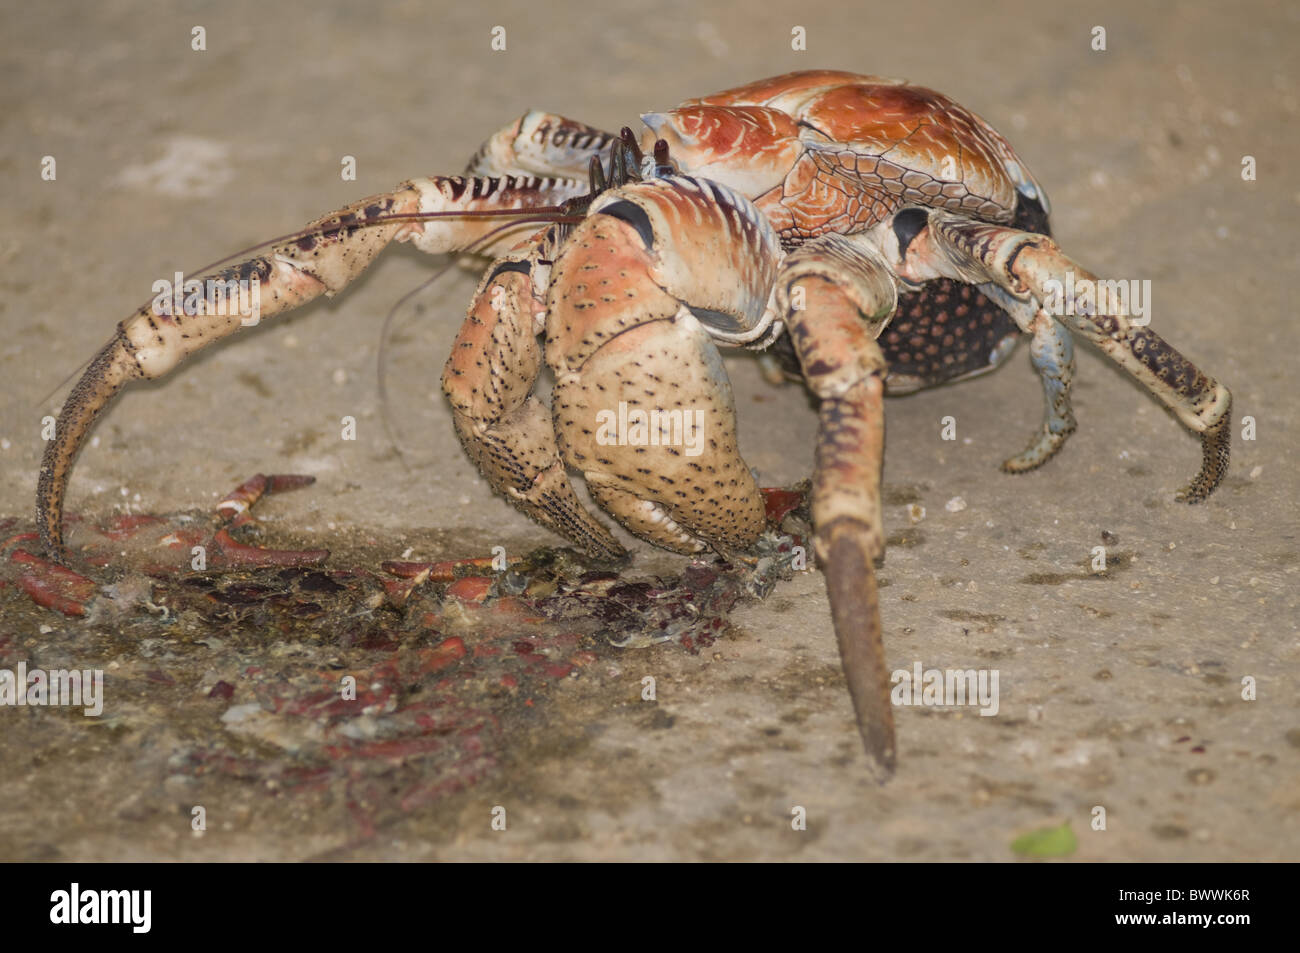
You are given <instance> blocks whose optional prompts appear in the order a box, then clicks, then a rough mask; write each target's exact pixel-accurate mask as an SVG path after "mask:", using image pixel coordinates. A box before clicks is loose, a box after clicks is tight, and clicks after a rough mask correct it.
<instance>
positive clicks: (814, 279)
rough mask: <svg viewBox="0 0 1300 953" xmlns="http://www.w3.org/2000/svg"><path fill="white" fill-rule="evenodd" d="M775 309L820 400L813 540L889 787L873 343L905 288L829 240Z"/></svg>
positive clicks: (873, 259)
mask: <svg viewBox="0 0 1300 953" xmlns="http://www.w3.org/2000/svg"><path fill="white" fill-rule="evenodd" d="M775 304H776V307H777V313H778V314H780V315H782V317H783V318H784V320H785V322H786V326H787V327H788V329H789V333H790V338H791V342H792V343H793V344H794V348H795V353H796V354H797V355H798V357H799V362H800V364H801V365H802V367H803V372H804V376H805V378H806V380H807V382H808V387H809V388H810V389H811V390H812V391H813V393H815V394H816V395H817V396H818V397H820V398H821V406H820V409H819V411H818V415H819V418H820V428H819V430H818V434H817V469H816V475H815V476H814V478H813V496H812V514H813V524H814V526H815V534H814V537H813V541H814V545H815V546H816V552H817V561H818V563H819V564H820V565H821V567H822V571H823V572H824V573H825V575H826V588H827V591H828V593H829V595H830V602H831V614H832V616H833V618H834V622H835V637H836V639H837V640H838V642H839V647H840V657H841V659H842V660H843V663H844V674H845V678H846V679H847V680H848V684H849V693H850V695H851V696H852V698H853V707H854V710H855V711H856V713H857V718H858V729H859V731H860V732H861V733H862V740H863V742H864V743H865V745H866V749H867V753H868V755H870V756H871V757H872V758H873V759H874V761H875V767H876V769H877V773H878V774H880V775H881V776H882V779H883V778H884V777H888V775H890V774H892V773H893V770H894V763H895V741H894V714H893V709H892V708H891V707H890V700H889V699H890V692H889V675H888V670H887V669H886V666H885V650H884V645H883V641H882V638H881V628H880V606H879V599H878V596H877V591H876V575H875V563H876V562H877V561H878V560H880V559H881V558H882V557H883V556H884V552H885V542H884V530H883V519H882V515H881V505H880V474H881V466H882V463H883V460H884V456H883V452H884V442H885V423H884V407H883V398H884V391H885V374H886V371H887V367H886V364H885V359H884V356H883V355H882V354H881V352H880V348H879V346H878V345H877V344H876V340H875V339H876V336H877V335H878V334H879V329H880V327H881V325H882V324H883V323H884V322H886V321H888V319H889V318H890V316H891V315H893V313H894V309H895V308H896V307H897V291H896V288H895V285H894V282H893V280H892V278H891V277H890V275H889V271H888V268H887V267H886V265H885V263H884V261H883V259H881V258H880V257H879V255H878V254H876V253H874V252H873V251H872V250H871V249H870V248H868V247H866V246H863V245H858V244H856V243H855V242H854V241H853V240H852V239H845V238H842V237H840V236H831V235H828V236H823V237H822V238H820V239H817V240H815V241H812V242H809V243H808V244H806V245H804V246H802V247H800V248H799V249H797V250H796V251H794V252H791V253H790V255H789V256H788V257H787V258H786V259H785V262H784V263H783V265H782V269H781V273H780V274H779V275H778V276H777V281H776V297H775Z"/></svg>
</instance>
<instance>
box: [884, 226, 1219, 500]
mask: <svg viewBox="0 0 1300 953" xmlns="http://www.w3.org/2000/svg"><path fill="white" fill-rule="evenodd" d="M901 257H902V260H901V261H900V263H899V265H898V273H899V274H901V275H903V276H904V277H906V278H909V279H913V280H927V279H929V278H933V277H949V278H959V279H961V280H964V281H969V282H972V283H976V284H979V283H983V282H989V281H991V282H994V283H996V284H997V285H998V286H999V287H1001V288H1002V289H1004V290H1005V291H1006V292H1007V293H1008V294H1010V295H1013V296H1014V297H1015V298H1017V299H1019V300H1020V301H1022V302H1029V303H1031V304H1032V305H1033V306H1035V307H1036V308H1037V309H1043V308H1044V307H1045V306H1046V305H1047V304H1048V303H1051V305H1052V307H1051V308H1050V311H1048V312H1045V313H1050V312H1060V313H1057V314H1055V315H1054V317H1055V319H1056V321H1058V322H1061V323H1062V324H1065V325H1066V326H1067V327H1069V328H1070V329H1072V330H1074V331H1076V332H1078V333H1079V334H1081V335H1082V336H1083V337H1084V338H1085V339H1087V340H1089V341H1091V342H1093V343H1094V344H1096V345H1097V347H1098V349H1100V350H1101V352H1102V353H1103V354H1105V355H1106V356H1107V357H1109V358H1110V359H1111V360H1112V361H1114V362H1115V363H1116V364H1118V365H1119V366H1120V367H1122V368H1123V369H1124V370H1125V371H1126V372H1128V373H1129V374H1130V375H1131V376H1132V377H1133V378H1135V379H1136V380H1137V381H1138V382H1139V383H1140V384H1142V385H1143V386H1144V387H1145V388H1146V389H1147V390H1148V391H1149V392H1150V393H1151V394H1152V395H1154V396H1155V397H1157V398H1159V399H1160V401H1161V402H1162V403H1164V404H1165V405H1166V406H1167V407H1169V408H1170V409H1171V410H1172V411H1173V412H1174V414H1175V415H1177V417H1178V419H1179V420H1181V421H1182V423H1183V425H1184V426H1186V427H1187V428H1188V429H1189V430H1191V431H1193V432H1194V433H1197V434H1199V435H1200V438H1201V454H1202V460H1201V469H1200V471H1199V472H1198V473H1197V474H1196V476H1195V477H1194V478H1193V479H1192V481H1191V483H1190V484H1188V485H1187V486H1186V487H1184V488H1183V489H1182V490H1181V491H1179V494H1178V498H1179V499H1180V500H1183V501H1185V502H1188V503H1198V502H1200V501H1201V500H1204V499H1205V498H1206V497H1207V496H1209V495H1210V493H1211V492H1213V490H1214V488H1215V487H1216V486H1218V485H1219V481H1220V480H1222V479H1223V474H1224V473H1225V472H1226V471H1227V468H1228V454H1229V450H1230V426H1231V416H1230V415H1231V410H1232V394H1231V393H1230V392H1229V391H1228V389H1227V388H1226V387H1224V386H1223V385H1222V384H1220V383H1219V382H1218V381H1216V380H1214V379H1213V378H1211V377H1208V376H1207V375H1205V374H1203V373H1202V372H1201V371H1200V370H1198V369H1197V368H1196V367H1195V365H1193V364H1192V363H1191V361H1189V360H1187V358H1185V357H1183V355H1181V354H1179V353H1178V352H1177V351H1176V350H1174V349H1173V348H1172V347H1170V346H1169V344H1167V343H1166V342H1165V341H1164V339H1163V338H1161V337H1160V336H1159V335H1158V334H1156V333H1155V332H1154V331H1152V330H1151V329H1150V328H1148V327H1143V326H1140V325H1139V324H1138V323H1137V322H1135V321H1134V320H1133V318H1132V317H1131V316H1130V315H1129V314H1128V313H1127V308H1126V307H1125V306H1124V303H1123V302H1110V303H1109V304H1110V305H1111V306H1110V307H1107V308H1106V309H1104V311H1102V310H1101V309H1098V308H1096V307H1095V306H1094V304H1093V303H1092V302H1090V301H1089V300H1087V299H1086V298H1081V297H1076V298H1075V299H1074V300H1070V290H1069V289H1071V288H1075V289H1082V288H1085V287H1091V288H1097V287H1098V279H1097V277H1096V276H1095V275H1093V274H1092V273H1091V272H1088V271H1086V270H1085V269H1083V268H1081V267H1080V266H1079V265H1077V264H1076V263H1075V262H1074V261H1072V260H1071V259H1070V258H1069V257H1067V256H1066V255H1065V253H1064V252H1062V251H1061V249H1060V248H1059V247H1058V246H1057V244H1056V243H1055V242H1054V241H1052V239H1050V238H1048V237H1046V236H1044V235H1036V234H1033V233H1030V232H1022V231H1019V230H1017V229H1014V228H1007V227H1003V226H999V225H989V224H987V223H983V222H977V221H973V220H971V219H969V218H966V217H964V216H961V215H955V214H953V213H951V212H945V211H942V210H938V209H935V210H931V211H930V212H929V217H928V222H927V225H926V227H924V228H922V229H921V230H920V231H919V232H918V233H917V234H916V235H915V237H914V238H912V240H911V242H910V243H909V244H907V245H906V246H905V247H904V248H903V249H901ZM1099 312H1100V313H1099ZM1040 370H1041V367H1040ZM1050 397H1051V392H1050V390H1049V399H1050ZM1051 423H1052V421H1051V410H1050V400H1049V422H1048V429H1049V430H1050V428H1051ZM1033 450H1034V448H1032V447H1031V450H1030V451H1027V454H1029V456H1030V457H1031V458H1032V456H1033ZM1022 456H1024V455H1022ZM1040 462H1041V461H1040Z"/></svg>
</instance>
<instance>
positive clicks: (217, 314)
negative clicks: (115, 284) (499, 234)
mask: <svg viewBox="0 0 1300 953" xmlns="http://www.w3.org/2000/svg"><path fill="white" fill-rule="evenodd" d="M585 189H586V186H585V184H584V183H581V182H578V181H574V180H568V179H540V178H516V177H513V176H508V177H505V178H493V177H478V178H461V177H459V176H452V177H441V178H422V179H413V180H411V181H409V182H406V183H404V184H403V185H401V186H399V187H398V188H397V189H395V190H394V191H392V192H389V193H385V194H383V195H377V196H374V197H372V198H368V199H363V200H362V201H360V202H356V203H354V204H352V205H349V206H347V207H346V208H343V209H340V210H339V211H337V212H333V213H331V214H330V215H327V216H325V217H324V218H321V219H319V220H317V221H316V222H313V223H312V224H311V225H309V226H308V227H307V229H305V230H303V231H302V232H301V233H299V234H300V236H301V237H299V238H297V239H294V240H291V241H286V242H283V243H281V244H278V245H274V246H272V248H271V249H270V251H269V252H267V254H265V255H259V256H256V257H253V258H249V259H247V260H246V261H243V262H241V263H240V264H238V265H234V266H233V267H230V268H226V269H224V270H222V271H220V272H218V273H214V274H207V275H201V276H195V277H196V278H197V279H198V280H199V281H201V282H203V284H204V287H205V288H212V287H213V285H212V284H211V283H213V282H216V283H219V285H217V286H216V287H219V288H231V287H238V285H232V284H231V283H232V282H245V283H247V285H246V287H247V286H251V288H252V291H251V297H252V303H253V307H254V308H255V309H256V312H255V313H256V314H257V320H260V319H262V318H269V317H272V316H274V315H277V314H280V313H282V312H284V311H288V310H290V309H292V308H295V307H297V306H299V305H301V304H304V303H306V302H308V301H311V300H312V299H313V298H316V297H318V296H319V295H322V294H325V295H334V294H336V293H337V292H339V291H342V290H343V289H344V288H345V287H346V286H347V285H348V284H349V283H350V282H352V281H353V280H354V279H355V278H356V277H357V276H358V275H360V274H361V272H362V271H364V270H365V269H366V266H368V265H369V264H370V262H371V261H373V260H374V258H375V256H376V255H378V254H379V252H380V251H381V250H382V249H383V248H384V247H385V246H386V245H388V244H389V243H390V242H392V241H394V240H397V241H410V242H412V243H413V244H415V245H416V246H417V247H418V248H420V249H421V250H422V251H426V252H429V253H431V254H436V253H441V252H448V251H455V250H458V249H463V248H466V247H467V246H469V245H471V244H472V243H474V242H475V241H477V240H479V239H481V238H482V237H483V236H485V235H486V234H487V233H488V232H489V231H490V230H492V229H493V228H496V227H497V226H498V225H499V224H500V220H499V219H498V218H493V217H484V216H480V217H478V218H473V217H470V218H460V217H457V218H438V219H426V220H420V221H406V222H403V221H391V222H385V221H383V219H385V218H392V217H393V216H401V215H410V214H412V213H423V212H455V213H458V214H461V213H463V214H466V215H470V216H472V215H474V214H475V213H478V212H486V211H495V210H499V209H518V210H526V209H530V208H536V207H539V206H544V205H554V204H556V203H559V202H562V201H564V200H565V199H568V198H572V197H573V196H575V195H581V194H583V193H584V192H585ZM375 220H379V222H380V223H379V224H369V223H371V222H374V221H375ZM533 227H535V226H533ZM254 281H255V282H256V283H255V284H254ZM167 304H168V305H170V302H168V303H167ZM174 311H179V313H172V312H174ZM191 311H193V313H189V312H191ZM253 323H256V320H253V319H252V318H251V315H249V314H240V313H238V309H237V308H236V307H232V306H231V304H230V299H228V298H226V297H224V296H223V295H216V296H214V295H212V294H208V295H204V296H196V298H192V299H189V300H188V301H187V306H186V307H185V308H183V309H176V308H174V307H171V306H166V307H164V306H160V305H159V303H158V301H157V299H155V301H154V302H151V303H150V305H148V306H146V307H144V308H142V309H141V310H139V311H137V312H136V313H135V314H134V315H132V316H131V317H129V318H127V319H126V320H125V321H123V322H122V323H121V324H119V325H118V328H117V333H116V334H115V335H114V336H113V339H112V340H111V341H109V342H108V344H107V345H105V346H104V348H103V349H102V350H101V351H100V352H99V354H97V355H96V356H95V358H94V359H93V360H92V361H91V363H90V366H89V367H88V368H87V369H86V372H85V373H84V374H83V375H82V377H81V379H80V380H79V381H78V382H77V384H76V386H75V387H74V388H73V390H72V393H71V394H70V395H69V396H68V398H67V399H66V400H65V401H64V403H63V410H62V412H61V413H60V414H59V419H58V421H57V423H56V425H55V436H54V439H52V440H51V441H50V442H49V443H48V444H47V445H46V447H45V456H44V458H43V460H42V461H41V473H40V479H39V482H38V484H37V495H36V521H37V525H38V527H39V528H40V532H41V539H42V541H43V542H44V544H45V546H46V548H47V549H48V550H49V551H51V552H52V553H53V554H54V555H55V556H56V558H63V556H64V549H63V502H64V497H65V495H66V493H67V486H68V478H69V476H70V473H71V469H72V465H73V462H74V461H75V459H76V456H77V452H78V450H79V449H80V447H81V444H82V442H83V440H84V439H85V437H86V434H87V433H88V432H89V431H90V428H91V427H92V426H93V424H94V422H95V420H96V419H97V418H98V416H99V414H100V413H101V412H102V411H103V409H104V407H105V406H106V405H107V404H108V403H109V401H111V400H112V399H113V397H114V396H115V395H116V394H117V393H118V391H120V390H121V389H122V387H123V386H124V385H126V384H127V383H128V382H129V381H131V380H134V379H137V378H149V379H153V378H158V377H162V376H163V375H164V374H166V373H167V372H169V371H170V370H171V369H172V368H174V367H175V366H176V365H177V364H179V363H180V362H181V361H183V360H184V359H185V358H187V357H189V356H190V355H191V354H193V353H195V352H196V351H198V350H200V349H202V348H204V347H206V346H208V345H209V344H212V343H213V342H215V341H218V340H220V339H221V338H224V337H227V336H228V335H230V334H233V333H234V332H235V331H238V330H239V329H240V328H241V327H242V326H245V325H248V324H253Z"/></svg>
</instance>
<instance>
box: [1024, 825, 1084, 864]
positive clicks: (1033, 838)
mask: <svg viewBox="0 0 1300 953" xmlns="http://www.w3.org/2000/svg"><path fill="white" fill-rule="evenodd" d="M1078 848H1079V841H1078V839H1077V838H1076V837H1075V836H1074V831H1073V830H1072V829H1071V827H1070V822H1069V821H1066V822H1065V823H1064V824H1062V825H1061V826H1060V827H1041V828H1039V829H1038V830H1036V831H1030V832H1029V833H1028V834H1024V835H1021V836H1020V837H1017V838H1016V839H1015V840H1013V841H1012V842H1011V849H1012V850H1013V851H1015V852H1016V853H1017V854H1020V855H1022V856H1025V857H1065V856H1068V855H1069V854H1073V853H1074V852H1075V851H1076V850H1078Z"/></svg>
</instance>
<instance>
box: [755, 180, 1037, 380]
mask: <svg viewBox="0 0 1300 953" xmlns="http://www.w3.org/2000/svg"><path fill="white" fill-rule="evenodd" d="M1012 225H1013V226H1014V227H1016V228H1021V229H1024V230H1025V231H1027V232H1037V233H1038V234H1040V235H1050V234H1051V229H1050V228H1049V226H1048V221H1047V215H1046V214H1045V213H1044V212H1043V209H1042V206H1040V205H1039V204H1038V203H1037V202H1036V201H1033V200H1028V199H1025V198H1024V197H1023V196H1022V197H1021V198H1020V201H1019V204H1018V205H1017V207H1016V217H1015V220H1014V221H1013V222H1012ZM1020 333H1021V332H1020V328H1019V327H1017V325H1016V322H1015V321H1013V320H1012V319H1011V316H1010V315H1008V314H1007V313H1006V312H1005V311H1003V310H1002V309H1001V308H1000V307H998V306H997V305H996V304H994V303H993V302H992V301H991V300H990V299H989V298H988V297H986V296H985V295H984V294H983V293H982V292H981V291H980V290H979V288H977V287H976V286H975V285H967V284H963V283H962V282H960V281H953V280H952V279H949V278H940V279H937V280H935V281H930V282H927V283H926V284H925V285H924V286H923V287H922V288H921V289H920V290H919V291H914V292H909V293H905V294H901V295H899V297H898V310H897V311H896V312H894V317H893V320H891V321H890V322H889V325H888V326H887V327H886V328H885V330H884V331H883V332H881V335H880V337H879V339H878V343H879V344H880V350H881V351H882V352H883V354H884V355H885V360H886V361H887V362H888V364H889V373H888V376H887V377H886V378H885V384H886V393H889V394H907V393H911V392H913V391H917V390H923V389H925V388H927V387H937V386H938V385H940V384H946V383H948V382H949V381H953V380H957V379H958V378H962V377H967V376H971V375H974V374H979V373H981V372H983V371H991V370H992V369H993V368H994V367H996V366H997V365H998V364H999V363H1000V362H1001V361H1002V360H1004V359H1005V358H1006V357H1008V356H1009V355H1010V353H1011V350H1012V347H1013V346H1014V343H1015V341H1016V340H1017V339H1018V338H1019V336H1020ZM773 352H774V356H775V357H776V358H777V359H778V360H779V361H780V363H781V366H782V367H783V368H784V369H785V370H786V371H787V373H790V374H791V375H792V376H794V377H801V376H802V375H801V374H800V373H799V363H798V360H797V359H796V358H795V356H794V349H793V348H792V347H791V345H790V341H789V340H788V338H787V336H785V335H782V336H781V337H780V338H779V339H778V340H777V342H776V343H775V344H774V345H773Z"/></svg>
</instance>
